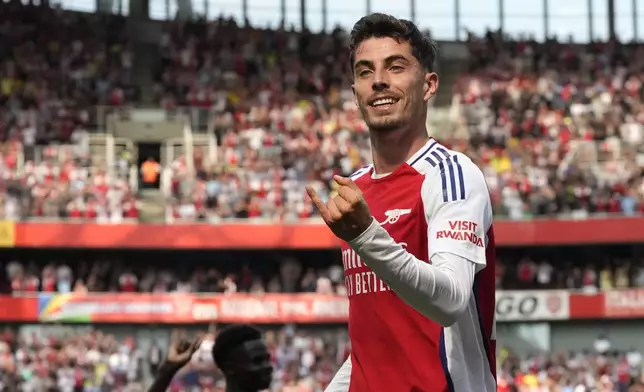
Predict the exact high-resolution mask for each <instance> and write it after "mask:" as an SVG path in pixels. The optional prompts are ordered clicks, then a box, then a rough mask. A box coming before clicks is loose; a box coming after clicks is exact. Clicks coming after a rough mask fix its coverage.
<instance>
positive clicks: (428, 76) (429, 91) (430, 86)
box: [423, 72, 438, 102]
mask: <svg viewBox="0 0 644 392" xmlns="http://www.w3.org/2000/svg"><path fill="white" fill-rule="evenodd" d="M423 85H424V95H423V99H424V101H425V102H427V101H429V100H430V99H432V97H433V96H434V95H436V92H437V91H438V74H437V73H436V72H425V77H424V83H423Z"/></svg>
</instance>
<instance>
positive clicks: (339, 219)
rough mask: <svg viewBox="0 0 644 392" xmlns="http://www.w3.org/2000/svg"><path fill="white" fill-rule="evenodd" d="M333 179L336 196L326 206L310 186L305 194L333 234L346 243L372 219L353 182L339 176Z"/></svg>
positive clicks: (361, 195) (369, 223)
mask: <svg viewBox="0 0 644 392" xmlns="http://www.w3.org/2000/svg"><path fill="white" fill-rule="evenodd" d="M333 179H334V180H335V181H336V182H337V183H338V185H340V187H339V189H338V194H337V196H335V197H334V198H333V199H331V200H329V201H328V202H327V203H326V205H325V204H324V203H323V202H322V200H321V199H320V196H318V194H317V193H316V192H315V190H314V189H313V188H312V187H311V186H307V187H306V192H307V193H308V194H309V197H310V198H311V200H312V201H313V205H314V206H315V208H316V209H317V210H318V212H319V213H320V215H321V216H322V219H324V222H325V223H326V224H327V226H329V228H330V229H331V231H332V232H333V234H335V235H336V236H337V237H338V238H340V239H341V240H344V241H347V242H348V241H351V240H353V239H355V238H356V237H358V236H359V235H360V234H362V233H363V232H364V231H365V230H367V228H369V226H370V225H371V223H372V222H373V217H372V216H371V212H370V211H369V206H368V205H367V202H366V201H365V200H364V196H363V194H362V191H361V190H360V188H358V186H357V185H356V183H355V182H353V180H351V179H350V178H346V177H341V176H334V177H333Z"/></svg>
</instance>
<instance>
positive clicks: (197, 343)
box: [190, 338, 203, 354]
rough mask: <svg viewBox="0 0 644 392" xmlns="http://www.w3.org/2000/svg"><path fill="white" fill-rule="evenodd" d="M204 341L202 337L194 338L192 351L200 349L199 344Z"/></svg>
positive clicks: (191, 346)
mask: <svg viewBox="0 0 644 392" xmlns="http://www.w3.org/2000/svg"><path fill="white" fill-rule="evenodd" d="M202 341H203V339H201V338H199V339H194V340H193V341H192V344H190V353H192V354H194V353H195V352H197V350H199V346H201V342H202Z"/></svg>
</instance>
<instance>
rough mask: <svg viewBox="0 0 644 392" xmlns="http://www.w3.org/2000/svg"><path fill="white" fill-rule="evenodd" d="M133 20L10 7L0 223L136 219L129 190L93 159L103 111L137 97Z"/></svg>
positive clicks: (5, 17)
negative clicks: (91, 132)
mask: <svg viewBox="0 0 644 392" xmlns="http://www.w3.org/2000/svg"><path fill="white" fill-rule="evenodd" d="M124 23H125V19H123V18H121V17H119V16H114V15H100V14H81V13H71V12H63V11H62V10H61V9H59V8H57V7H46V6H33V5H22V4H21V3H20V2H9V3H3V4H2V7H1V8H0V217H1V218H2V219H10V220H20V219H22V218H28V217H40V218H77V219H89V220H94V219H96V220H99V221H112V222H121V221H122V220H123V219H125V218H136V217H137V215H138V214H137V210H136V205H135V200H134V196H133V195H132V192H131V191H130V188H129V184H128V183H127V181H124V180H123V179H122V178H118V177H116V176H113V175H112V176H109V175H108V174H107V172H108V170H107V169H108V168H106V167H105V165H104V162H96V161H93V160H92V156H91V155H90V153H89V140H88V129H89V128H91V127H92V124H95V122H96V118H95V111H94V110H92V108H93V107H94V106H95V105H121V104H124V103H125V102H128V101H131V100H135V99H136V92H137V88H136V84H135V81H134V80H133V79H132V65H133V53H132V51H131V50H130V48H129V47H128V44H127V40H126V39H125V38H124V35H123V32H124Z"/></svg>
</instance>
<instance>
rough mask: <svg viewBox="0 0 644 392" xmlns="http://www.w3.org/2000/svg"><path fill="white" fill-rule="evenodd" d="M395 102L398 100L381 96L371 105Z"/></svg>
mask: <svg viewBox="0 0 644 392" xmlns="http://www.w3.org/2000/svg"><path fill="white" fill-rule="evenodd" d="M394 103H396V100H395V99H393V98H380V99H377V100H375V101H373V103H372V104H371V106H381V105H393V104H394Z"/></svg>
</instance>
